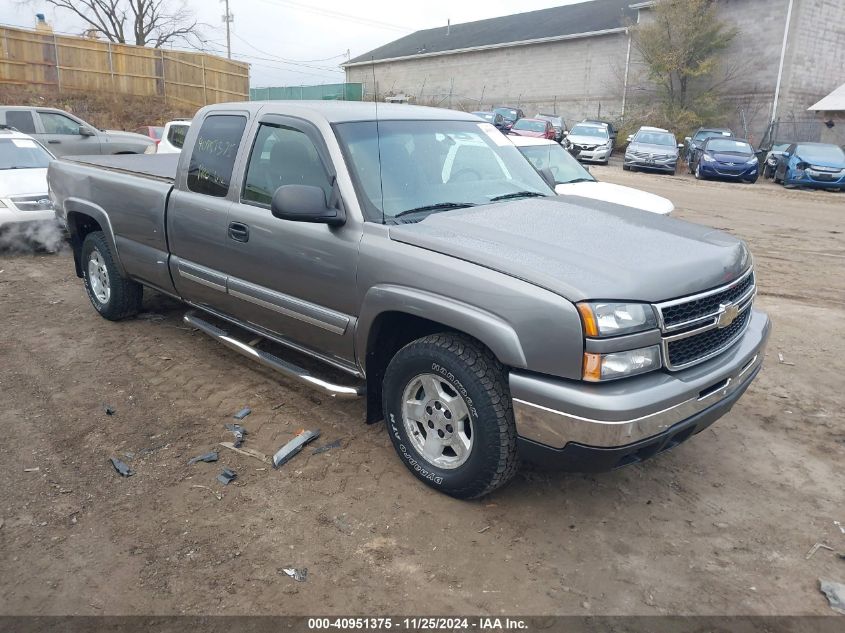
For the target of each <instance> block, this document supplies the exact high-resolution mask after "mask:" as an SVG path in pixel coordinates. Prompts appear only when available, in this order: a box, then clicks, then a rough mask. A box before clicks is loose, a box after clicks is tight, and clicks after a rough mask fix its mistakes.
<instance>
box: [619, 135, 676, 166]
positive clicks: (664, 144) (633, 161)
mask: <svg viewBox="0 0 845 633" xmlns="http://www.w3.org/2000/svg"><path fill="white" fill-rule="evenodd" d="M622 169H624V170H626V171H627V170H631V169H649V170H654V171H664V172H668V173H670V174H674V173H675V172H676V170H677V169H678V142H677V141H676V140H675V135H674V134H672V133H671V132H669V131H668V130H663V129H660V128H652V127H642V128H640V129H639V131H638V132H637V133H636V134H635V135H634V136H633V138H632V139H631V141H630V142H629V143H628V147H627V148H626V149H625V160H624V162H623V163H622Z"/></svg>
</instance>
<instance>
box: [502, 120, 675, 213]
mask: <svg viewBox="0 0 845 633" xmlns="http://www.w3.org/2000/svg"><path fill="white" fill-rule="evenodd" d="M509 138H510V139H511V141H513V144H514V145H516V146H517V148H518V149H519V151H520V152H522V155H523V156H525V158H527V159H528V162H530V163H531V165H532V166H533V167H534V169H536V170H537V171H538V172H540V173H541V174H543V175H544V176H545V177H549V176H551V178H554V182H555V193H557V194H558V195H559V196H581V197H583V198H591V199H593V200H603V201H605V202H613V203H614V204H621V205H625V206H626V207H634V208H635V209H642V210H643V211H650V212H652V213H658V214H660V215H668V214H669V213H671V212H672V211H673V210H674V209H675V205H674V204H672V201H671V200H667V199H666V198H663V197H661V196H656V195H654V194H653V193H647V192H645V191H640V190H639V189H634V188H632V187H623V186H622V185H615V184H613V183H609V182H599V181H597V180H596V179H595V178H593V176H592V175H591V174H590V172H588V171H587V170H586V169H585V168H584V167H583V166H582V165H581V163H579V162H578V161H577V160H575V159H574V158H573V157H572V156H571V155H570V154H569V152H567V151H566V150H565V149H563V147H561V146H560V145H559V144H558V143H556V142H554V141H551V140H548V139H540V138H527V137H524V136H511V137H509ZM544 172H545V173H544Z"/></svg>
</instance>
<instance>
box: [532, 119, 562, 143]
mask: <svg viewBox="0 0 845 633" xmlns="http://www.w3.org/2000/svg"><path fill="white" fill-rule="evenodd" d="M534 118H535V119H543V120H544V121H548V122H549V123H551V124H552V127H553V128H554V129H555V140H556V141H557V142H558V143H561V142H563V134H564V132H568V130H567V129H566V122H565V121H564V120H563V117H562V116H558V115H556V114H538V115H536V116H535V117H534Z"/></svg>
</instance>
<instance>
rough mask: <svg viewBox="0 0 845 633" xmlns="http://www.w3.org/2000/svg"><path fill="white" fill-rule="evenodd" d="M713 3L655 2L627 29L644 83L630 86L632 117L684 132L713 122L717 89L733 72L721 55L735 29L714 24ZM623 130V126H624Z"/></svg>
mask: <svg viewBox="0 0 845 633" xmlns="http://www.w3.org/2000/svg"><path fill="white" fill-rule="evenodd" d="M715 4H716V3H715V2H713V0H658V2H657V3H656V4H655V5H654V7H653V8H652V9H651V10H650V11H647V12H644V13H643V17H644V20H643V21H642V22H641V23H639V24H636V25H633V26H632V27H631V38H632V39H631V43H632V45H633V49H634V51H635V52H636V53H638V54H639V56H640V58H641V59H642V62H643V64H644V67H645V77H644V78H643V79H646V81H644V82H641V83H640V84H639V85H634V86H632V105H634V106H635V112H634V113H633V114H634V116H632V117H626V118H628V120H629V121H630V122H632V123H633V122H634V121H633V120H635V119H639V120H642V121H645V120H646V119H648V120H649V121H650V122H651V124H652V125H654V124H655V123H661V124H662V125H663V126H665V127H668V128H670V129H673V130H676V131H678V132H685V131H688V130H690V129H692V128H694V127H696V126H698V125H701V124H702V123H704V122H705V121H706V122H713V120H714V119H715V118H718V111H719V105H720V102H721V96H722V90H723V89H724V88H725V86H726V85H727V84H728V83H729V81H730V79H731V78H732V77H733V72H732V71H734V70H735V69H730V68H726V67H725V66H724V65H723V64H722V61H723V54H724V52H725V50H726V49H727V48H728V47H729V46H730V44H731V42H732V41H733V40H734V38H735V37H736V34H737V30H736V29H735V28H733V27H731V26H730V25H728V24H727V23H726V22H724V21H723V20H721V19H719V17H718V15H717V14H716V8H715V6H714V5H715ZM626 127H627V126H626Z"/></svg>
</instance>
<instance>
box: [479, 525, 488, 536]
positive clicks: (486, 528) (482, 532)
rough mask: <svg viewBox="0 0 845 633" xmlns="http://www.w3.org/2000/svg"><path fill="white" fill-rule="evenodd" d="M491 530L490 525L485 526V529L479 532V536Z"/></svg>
mask: <svg viewBox="0 0 845 633" xmlns="http://www.w3.org/2000/svg"><path fill="white" fill-rule="evenodd" d="M489 529H490V526H489V525H486V526H484V527H483V528H481V529H480V530H478V533H479V534H484V533H485V532H486V531H487V530H489Z"/></svg>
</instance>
